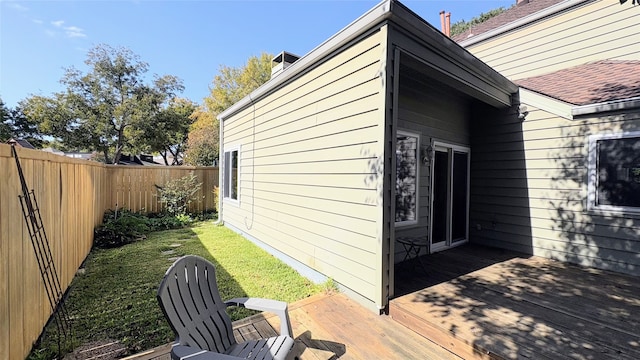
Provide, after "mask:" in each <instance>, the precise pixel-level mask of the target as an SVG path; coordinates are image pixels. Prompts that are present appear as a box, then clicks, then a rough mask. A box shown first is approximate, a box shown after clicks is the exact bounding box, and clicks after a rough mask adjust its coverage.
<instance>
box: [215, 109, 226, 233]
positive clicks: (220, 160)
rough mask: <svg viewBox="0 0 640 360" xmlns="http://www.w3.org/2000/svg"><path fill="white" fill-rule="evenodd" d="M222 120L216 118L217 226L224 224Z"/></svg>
mask: <svg viewBox="0 0 640 360" xmlns="http://www.w3.org/2000/svg"><path fill="white" fill-rule="evenodd" d="M223 129H224V121H223V120H222V118H218V142H219V143H220V145H219V146H218V147H219V152H218V220H216V221H215V222H214V223H213V225H216V226H219V225H224V221H223V220H222V199H223V198H224V194H223V193H222V192H223V191H224V186H223V185H224V182H223V181H224V180H223V179H224V177H223V170H224V137H223V136H224V135H223V134H224V131H223Z"/></svg>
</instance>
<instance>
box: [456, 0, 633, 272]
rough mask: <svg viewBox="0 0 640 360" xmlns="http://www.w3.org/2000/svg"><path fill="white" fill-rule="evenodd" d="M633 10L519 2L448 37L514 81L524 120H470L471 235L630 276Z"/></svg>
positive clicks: (603, 4)
mask: <svg viewBox="0 0 640 360" xmlns="http://www.w3.org/2000/svg"><path fill="white" fill-rule="evenodd" d="M626 5H630V4H626ZM638 10H639V9H638V8H637V7H636V6H625V5H620V3H619V2H618V1H607V0H601V1H585V0H582V1H569V0H566V1H562V0H531V1H519V3H518V5H517V6H515V7H513V8H511V9H509V10H508V11H506V12H505V13H503V14H501V15H499V16H497V17H495V18H492V19H490V20H489V21H487V22H485V23H483V24H480V25H479V26H477V27H476V28H472V29H470V30H469V31H467V32H466V33H464V34H460V35H459V36H457V37H455V40H457V41H458V43H459V44H460V45H462V46H464V47H465V49H467V50H469V51H470V52H471V53H473V54H474V55H475V56H477V57H478V58H479V59H480V60H482V61H484V62H485V63H487V64H488V65H490V66H491V67H493V68H494V69H496V70H497V71H499V72H500V73H501V74H503V75H505V76H506V77H507V78H509V79H510V80H512V81H513V82H515V83H516V84H518V85H519V86H520V91H519V101H520V104H521V106H520V109H521V111H522V114H521V115H522V116H523V119H522V122H520V123H514V122H512V121H511V120H508V119H498V118H494V119H488V121H485V122H484V123H483V124H482V126H481V127H478V128H477V131H478V132H479V133H478V135H480V136H477V137H474V139H475V140H476V141H475V142H473V143H472V144H471V147H472V149H473V160H474V161H473V162H472V170H471V171H472V175H471V176H472V204H471V215H470V216H471V220H470V222H471V225H472V226H471V229H470V230H471V234H470V236H471V239H472V241H474V242H478V243H484V244H488V245H492V246H499V247H503V248H508V249H513V250H519V251H524V252H527V253H530V254H535V255H539V256H543V257H548V258H552V259H557V260H563V261H568V262H572V263H577V264H581V265H585V266H590V267H598V268H602V269H608V270H614V271H619V272H624V273H629V274H633V275H640V40H639V39H638V38H637V37H632V36H629V35H630V33H629V29H631V28H633V27H635V26H636V25H637V24H638V21H639V20H640V13H639V12H638Z"/></svg>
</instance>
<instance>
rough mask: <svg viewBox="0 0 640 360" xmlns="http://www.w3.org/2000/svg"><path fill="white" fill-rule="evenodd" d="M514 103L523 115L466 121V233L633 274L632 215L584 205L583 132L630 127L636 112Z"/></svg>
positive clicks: (636, 222)
mask: <svg viewBox="0 0 640 360" xmlns="http://www.w3.org/2000/svg"><path fill="white" fill-rule="evenodd" d="M522 103H523V104H525V105H527V107H528V108H529V114H528V115H527V117H526V120H525V121H524V122H520V121H519V120H518V119H517V118H516V117H515V116H511V117H504V116H502V117H501V116H499V115H496V116H494V117H493V118H491V117H488V119H487V121H486V122H484V123H483V125H482V126H478V127H476V128H474V131H477V133H476V132H474V137H473V156H472V158H471V159H472V182H471V184H472V189H471V237H472V241H475V242H479V243H483V244H487V245H492V246H498V247H504V248H508V249H513V250H518V251H524V252H527V253H532V254H534V255H539V256H543V257H548V258H552V259H557V260H562V261H569V262H572V263H577V264H580V265H585V266H593V267H598V268H603V269H609V270H614V271H620V272H626V273H631V274H634V275H638V274H640V216H633V215H629V214H627V215H622V214H615V213H609V214H603V213H596V212H590V211H588V210H587V208H586V206H587V201H586V193H587V147H586V142H587V140H588V136H589V135H592V134H603V133H605V134H608V133H620V132H628V131H638V130H640V114H638V113H636V114H633V115H629V114H627V115H611V116H606V117H600V118H589V119H576V120H566V119H564V118H560V117H558V116H556V115H553V114H551V113H548V112H546V111H542V110H540V109H537V108H535V107H533V106H531V105H528V104H527V103H526V99H522ZM479 229H480V230H479Z"/></svg>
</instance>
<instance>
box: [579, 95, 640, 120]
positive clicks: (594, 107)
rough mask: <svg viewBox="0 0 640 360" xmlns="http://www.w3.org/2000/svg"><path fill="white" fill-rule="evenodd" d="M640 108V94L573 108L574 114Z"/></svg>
mask: <svg viewBox="0 0 640 360" xmlns="http://www.w3.org/2000/svg"><path fill="white" fill-rule="evenodd" d="M638 108H640V96H638V97H633V98H629V99H623V100H614V101H607V102H601V103H597V104H588V105H581V106H575V107H573V109H572V110H571V114H572V115H573V116H582V115H591V114H598V113H603V112H611V111H622V110H630V109H638Z"/></svg>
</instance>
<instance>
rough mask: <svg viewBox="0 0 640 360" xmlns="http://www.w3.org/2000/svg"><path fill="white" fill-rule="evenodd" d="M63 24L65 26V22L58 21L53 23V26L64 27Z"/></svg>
mask: <svg viewBox="0 0 640 360" xmlns="http://www.w3.org/2000/svg"><path fill="white" fill-rule="evenodd" d="M63 24H64V20H56V21H52V22H51V25H53V26H55V27H62V25H63Z"/></svg>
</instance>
